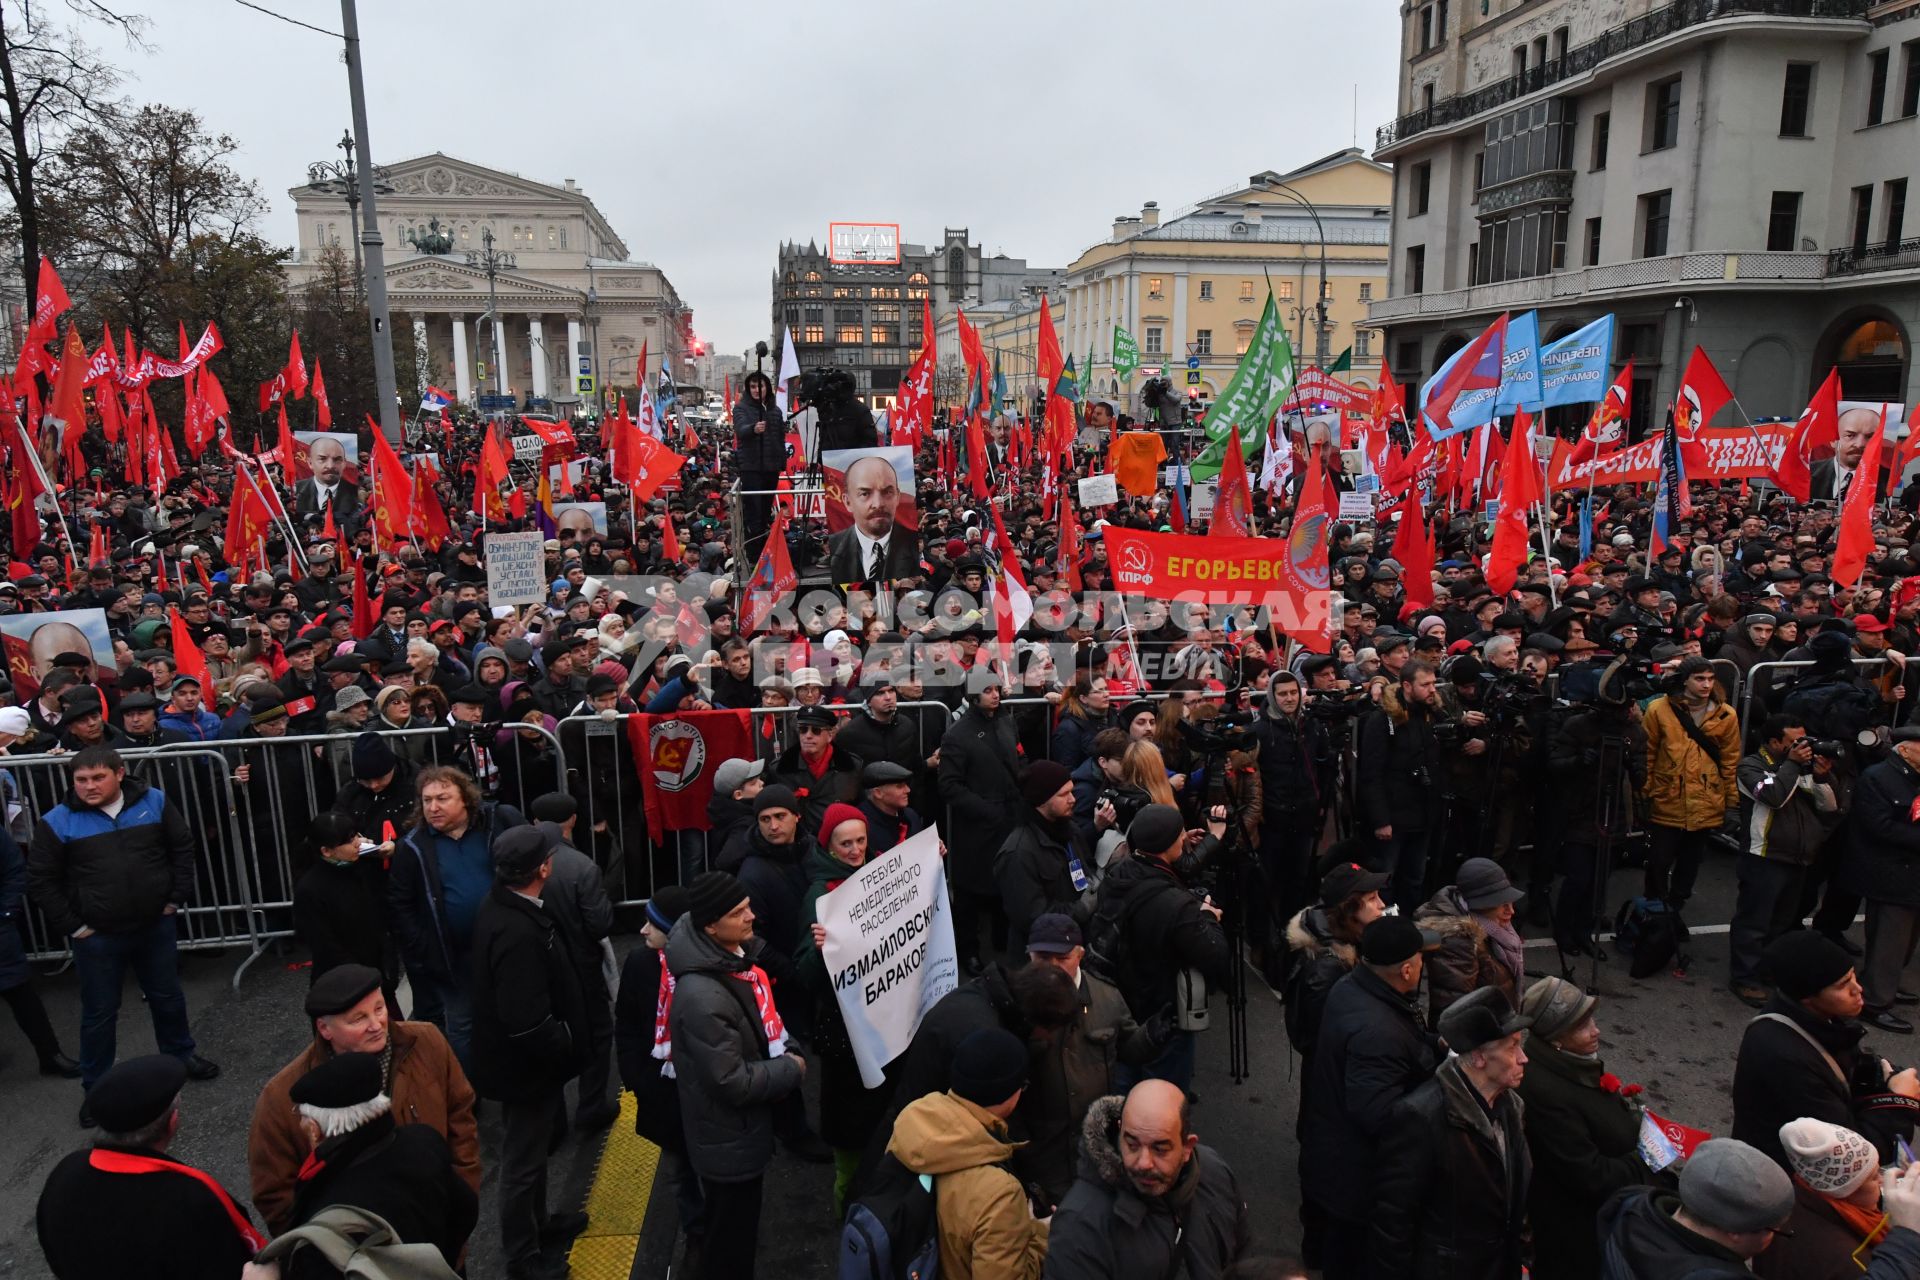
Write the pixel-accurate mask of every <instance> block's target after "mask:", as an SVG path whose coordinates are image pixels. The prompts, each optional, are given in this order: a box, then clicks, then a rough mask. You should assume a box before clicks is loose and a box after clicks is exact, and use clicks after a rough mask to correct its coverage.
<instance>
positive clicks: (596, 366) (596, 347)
mask: <svg viewBox="0 0 1920 1280" xmlns="http://www.w3.org/2000/svg"><path fill="white" fill-rule="evenodd" d="M587 330H588V332H589V334H590V335H591V341H592V343H593V354H592V360H593V394H594V399H595V400H596V401H597V403H596V404H595V405H594V408H596V409H603V408H605V407H606V403H607V391H606V388H605V387H603V386H601V385H600V290H598V289H597V288H595V287H594V281H593V255H592V254H591V253H589V254H588V255H587ZM641 372H642V373H644V372H645V370H642V371H641Z"/></svg>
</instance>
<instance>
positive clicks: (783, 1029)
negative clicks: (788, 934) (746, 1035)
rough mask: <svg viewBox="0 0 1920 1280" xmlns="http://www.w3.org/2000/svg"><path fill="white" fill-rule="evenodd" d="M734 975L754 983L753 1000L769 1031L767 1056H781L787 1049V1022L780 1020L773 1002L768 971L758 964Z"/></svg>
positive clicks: (762, 1025)
mask: <svg viewBox="0 0 1920 1280" xmlns="http://www.w3.org/2000/svg"><path fill="white" fill-rule="evenodd" d="M733 976H734V977H736V978H738V979H740V981H742V982H746V983H751V984H752V986H753V1000H754V1003H755V1004H756V1005H758V1006H759V1008H760V1026H761V1029H762V1030H764V1031H765V1032H766V1033H767V1056H768V1057H769V1058H777V1057H779V1056H780V1055H781V1054H783V1053H785V1052H786V1051H787V1024H786V1023H784V1022H782V1021H781V1020H780V1010H779V1009H778V1008H777V1007H775V1005H774V1003H773V983H771V982H769V981H768V980H767V971H766V970H765V969H762V968H761V967H760V966H759V965H757V964H756V965H753V966H752V967H750V968H749V969H748V970H747V971H746V972H745V973H736V974H734V975H733Z"/></svg>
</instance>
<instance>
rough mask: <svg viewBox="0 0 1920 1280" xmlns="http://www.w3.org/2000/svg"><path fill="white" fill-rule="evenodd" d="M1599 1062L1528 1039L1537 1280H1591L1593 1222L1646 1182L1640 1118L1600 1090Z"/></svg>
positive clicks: (1526, 1090) (1595, 1265)
mask: <svg viewBox="0 0 1920 1280" xmlns="http://www.w3.org/2000/svg"><path fill="white" fill-rule="evenodd" d="M1603 1071H1604V1068H1603V1067H1602V1065H1601V1063H1600V1060H1599V1059H1598V1058H1580V1057H1576V1056H1575V1055H1573V1054H1570V1053H1568V1052H1566V1051H1565V1050H1564V1049H1557V1048H1555V1047H1554V1046H1553V1045H1551V1044H1548V1043H1545V1042H1543V1041H1542V1040H1541V1039H1540V1038H1539V1037H1538V1036H1529V1037H1528V1038H1527V1074H1526V1076H1525V1077H1524V1078H1523V1079H1522V1080H1521V1082H1520V1098H1521V1100H1522V1101H1523V1102H1525V1103H1526V1104H1527V1109H1526V1113H1525V1120H1526V1127H1527V1149H1528V1150H1529V1151H1530V1152H1531V1153H1532V1155H1533V1184H1532V1188H1531V1190H1530V1191H1529V1193H1528V1196H1527V1212H1528V1215H1529V1218H1530V1220H1531V1222H1532V1227H1533V1274H1534V1275H1535V1276H1537V1277H1539V1280H1594V1278H1595V1277H1597V1276H1598V1275H1599V1274H1600V1263H1599V1258H1600V1242H1599V1239H1598V1237H1597V1236H1596V1235H1595V1234H1594V1218H1595V1215H1596V1214H1598V1212H1599V1210H1600V1206H1601V1205H1603V1204H1605V1203H1606V1202H1607V1200H1608V1199H1609V1198H1610V1197H1611V1196H1612V1195H1613V1193H1614V1192H1616V1191H1618V1190H1620V1189H1621V1188H1622V1187H1635V1186H1640V1185H1642V1184H1644V1183H1646V1182H1647V1181H1648V1180H1649V1177H1650V1175H1649V1174H1648V1172H1647V1167H1646V1165H1644V1164H1642V1163H1641V1161H1640V1156H1639V1144H1640V1113H1639V1112H1637V1111H1635V1110H1634V1109H1633V1108H1632V1107H1631V1106H1629V1105H1628V1104H1627V1103H1626V1101H1625V1100H1624V1099H1622V1098H1621V1097H1620V1095H1619V1094H1618V1093H1609V1092H1607V1091H1606V1090H1605V1089H1602V1088H1601V1087H1600V1078H1601V1075H1602V1073H1603Z"/></svg>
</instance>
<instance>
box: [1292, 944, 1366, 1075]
mask: <svg viewBox="0 0 1920 1280" xmlns="http://www.w3.org/2000/svg"><path fill="white" fill-rule="evenodd" d="M1287 946H1288V947H1289V948H1290V949H1291V950H1293V951H1297V952H1298V953H1299V958H1298V959H1296V960H1295V961H1294V963H1293V968H1292V969H1291V970H1290V971H1289V973H1288V977H1287V992H1286V1019H1287V1039H1288V1040H1290V1041H1291V1042H1292V1043H1293V1047H1294V1048H1295V1049H1296V1050H1298V1051H1299V1053H1300V1056H1301V1057H1302V1058H1305V1059H1308V1060H1309V1063H1310V1062H1311V1060H1312V1058H1313V1049H1314V1045H1315V1044H1317V1043H1318V1042H1319V1039H1320V1022H1321V1019H1322V1017H1323V1016H1324V1015H1325V1013H1326V1007H1327V996H1328V994H1329V993H1330V992H1332V990H1333V984H1334V983H1336V982H1338V981H1340V979H1342V978H1344V977H1346V976H1347V975H1348V974H1349V973H1352V972H1353V967H1354V965H1356V964H1358V963H1360V948H1359V947H1357V946H1355V945H1354V944H1353V943H1351V942H1342V941H1341V940H1340V939H1338V938H1336V937H1334V936H1333V932H1332V930H1331V929H1330V928H1329V927H1328V925H1327V912H1326V909H1325V908H1324V907H1305V908H1302V909H1301V911H1300V912H1299V914H1297V915H1295V916H1294V917H1293V919H1291V920H1289V921H1287ZM1310 1074H1311V1067H1310V1066H1309V1067H1308V1068H1307V1069H1304V1070H1303V1071H1302V1072H1301V1080H1300V1084H1301V1088H1302V1089H1305V1088H1306V1083H1307V1077H1308V1076H1309V1075H1310Z"/></svg>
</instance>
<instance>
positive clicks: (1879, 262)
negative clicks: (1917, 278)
mask: <svg viewBox="0 0 1920 1280" xmlns="http://www.w3.org/2000/svg"><path fill="white" fill-rule="evenodd" d="M1909 267H1920V239H1915V240H1888V241H1885V242H1883V243H1881V244H1870V245H1867V246H1865V247H1864V248H1859V249H1851V248H1849V249H1835V250H1834V251H1833V252H1832V253H1830V254H1828V255H1827V274H1828V275H1834V276H1851V275H1859V274H1860V273H1862V272H1866V271H1903V270H1905V269H1907V268H1909Z"/></svg>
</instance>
